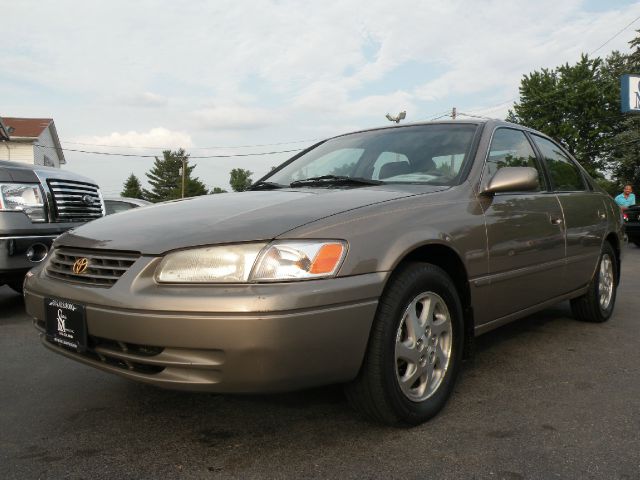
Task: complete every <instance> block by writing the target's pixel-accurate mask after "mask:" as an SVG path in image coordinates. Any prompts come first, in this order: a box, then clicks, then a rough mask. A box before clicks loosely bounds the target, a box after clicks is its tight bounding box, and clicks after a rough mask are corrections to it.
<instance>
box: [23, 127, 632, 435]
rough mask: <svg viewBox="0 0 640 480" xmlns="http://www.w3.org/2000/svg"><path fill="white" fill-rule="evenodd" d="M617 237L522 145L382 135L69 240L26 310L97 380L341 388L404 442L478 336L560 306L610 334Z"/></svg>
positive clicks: (595, 204)
mask: <svg viewBox="0 0 640 480" xmlns="http://www.w3.org/2000/svg"><path fill="white" fill-rule="evenodd" d="M75 195H76V196H77V197H78V198H79V199H80V198H81V197H82V195H83V191H82V189H81V187H78V192H77V193H76V194H75ZM79 208H80V207H79ZM621 228H622V227H621V215H620V211H619V209H618V208H617V207H616V205H615V204H614V202H613V201H612V200H611V199H610V198H609V196H607V195H606V194H605V193H604V192H603V191H602V190H601V189H600V188H599V187H598V186H597V185H596V184H595V182H594V181H593V180H592V179H591V178H590V177H589V175H588V174H587V173H586V172H585V171H584V170H583V169H582V168H581V167H580V165H578V163H577V162H576V161H575V160H574V159H573V158H572V156H571V155H570V154H569V153H568V152H567V151H566V150H565V149H564V148H562V147H561V146H560V145H559V144H558V143H556V142H554V141H553V140H552V139H550V138H548V137H546V136H544V135H542V134H540V133H538V132H535V131H532V130H528V129H526V128H523V127H520V126H517V125H513V124H509V123H505V122H498V121H486V122H485V121H455V122H437V123H424V124H413V125H406V126H396V127H391V128H381V129H373V130H367V131H361V132H356V133H350V134H346V135H341V136H338V137H335V138H331V139H329V140H326V141H323V142H320V143H318V144H317V145H314V146H313V147H311V148H309V149H307V150H305V151H303V152H302V153H300V154H298V155H296V156H295V157H293V158H292V159H290V160H289V161H287V162H285V163H284V164H282V165H280V166H279V167H278V168H277V169H275V170H274V171H272V172H270V173H269V174H268V175H267V176H266V177H264V178H262V179H261V180H260V181H258V182H256V184H254V186H253V187H252V189H251V191H248V192H243V193H228V194H224V195H211V196H206V197H197V198H192V199H187V200H185V201H180V202H172V203H165V204H160V205H155V206H151V207H147V208H144V209H139V210H132V211H129V212H125V213H121V214H119V215H113V216H110V217H105V218H103V219H100V220H96V221H94V222H92V223H89V224H87V225H84V226H81V227H79V228H77V229H76V230H74V231H72V232H70V233H67V234H65V235H62V236H61V237H59V238H58V239H57V240H56V242H55V244H54V249H53V250H52V252H51V253H50V255H49V257H48V259H47V260H46V261H45V262H43V264H42V265H41V266H39V267H38V268H36V269H34V270H32V271H31V272H30V274H29V275H28V277H27V279H26V281H25V288H24V291H25V300H26V306H27V311H28V313H29V314H30V315H31V316H32V317H33V318H34V319H35V326H36V327H37V329H38V330H39V331H40V332H41V338H42V343H43V344H44V345H45V346H46V347H47V348H48V349H50V350H51V351H53V352H56V353H59V354H62V355H65V356H67V357H69V358H71V359H74V360H77V361H79V362H82V363H85V364H87V365H90V366H93V367H96V368H99V369H101V370H104V371H107V372H111V373H115V374H118V375H122V376H123V377H127V378H130V379H132V380H138V381H141V382H146V383H150V384H153V385H157V386H160V387H166V388H173V389H185V390H205V391H213V392H234V393H239V392H240V393H241V392H246V393H250V392H275V391H284V390H294V389H301V388H305V387H311V386H315V385H322V384H330V383H337V382H340V383H344V384H345V388H346V392H347V396H348V398H349V400H350V401H351V403H352V404H353V405H354V406H355V407H356V408H358V409H359V410H360V411H362V412H363V413H364V414H365V415H367V416H369V417H371V418H373V419H376V420H378V421H381V422H384V423H388V424H395V425H398V424H399V425H403V424H404V425H411V424H417V423H420V422H423V421H425V420H427V419H429V418H430V417H432V416H433V415H435V414H436V413H437V412H438V411H439V410H440V409H441V408H442V407H443V405H444V403H445V402H446V400H447V397H449V395H450V394H451V392H452V390H453V386H454V382H455V379H456V375H457V374H458V371H459V370H460V365H461V361H462V359H463V356H464V355H465V354H466V353H468V352H469V350H470V348H469V347H470V345H471V343H472V340H473V337H474V336H475V335H479V334H482V333H484V332H487V331H489V330H491V329H493V328H496V327H499V326H500V325H503V324H505V323H507V322H510V321H512V320H514V319H516V318H519V317H523V316H525V315H529V314H531V313H532V312H534V311H536V310H540V309H542V308H545V307H548V306H549V305H552V304H554V303H556V302H559V301H562V300H567V299H570V300H571V306H572V308H573V312H574V314H575V316H576V317H577V318H579V319H581V320H586V321H592V322H602V321H605V320H607V319H608V318H609V317H610V316H611V314H612V311H613V307H614V303H615V297H616V287H617V285H618V282H619V271H620V253H621V243H622V239H623V237H622V230H621Z"/></svg>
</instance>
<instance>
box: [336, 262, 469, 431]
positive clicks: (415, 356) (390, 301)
mask: <svg viewBox="0 0 640 480" xmlns="http://www.w3.org/2000/svg"><path fill="white" fill-rule="evenodd" d="M463 332H464V328H463V318H462V307H461V303H460V299H459V296H458V292H457V290H456V288H455V285H454V283H453V281H452V280H451V278H450V277H449V276H448V275H447V274H446V272H444V270H442V269H440V268H438V267H436V266H434V265H429V264H410V265H408V266H406V267H404V268H403V269H402V270H401V271H399V272H398V273H397V274H394V277H393V278H392V279H391V280H390V283H389V285H388V287H387V289H386V290H385V293H384V294H383V295H382V297H381V299H380V303H379V306H378V311H377V313H376V318H375V320H374V324H373V327H372V332H371V337H370V339H369V345H368V349H367V353H366V356H365V360H364V363H363V366H362V369H361V371H360V373H359V375H358V377H357V378H356V379H355V380H354V381H353V382H352V383H351V384H349V385H348V386H347V387H346V393H347V397H348V399H349V401H350V403H351V404H352V405H353V406H354V407H355V408H356V409H357V410H359V411H361V412H362V413H364V414H365V415H366V416H367V417H369V418H370V419H373V420H375V421H379V422H382V423H386V424H389V425H417V424H419V423H422V422H424V421H426V420H428V419H429V418H431V417H433V416H434V415H435V414H437V413H438V411H440V410H441V409H442V407H443V406H444V404H445V403H446V401H447V399H448V397H449V395H450V394H451V391H452V390H453V386H454V382H455V378H456V376H457V373H458V370H459V368H460V363H461V361H462V350H463V335H464V333H463Z"/></svg>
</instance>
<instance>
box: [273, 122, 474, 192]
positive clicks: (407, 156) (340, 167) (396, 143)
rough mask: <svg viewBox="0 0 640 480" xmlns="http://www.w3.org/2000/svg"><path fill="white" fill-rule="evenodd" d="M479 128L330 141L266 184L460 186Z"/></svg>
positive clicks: (405, 130) (436, 127) (389, 132)
mask: <svg viewBox="0 0 640 480" xmlns="http://www.w3.org/2000/svg"><path fill="white" fill-rule="evenodd" d="M476 130H477V125H475V124H431V125H415V126H408V127H399V128H391V129H382V130H373V131H369V132H361V133H353V134H349V135H344V136H341V137H337V138H333V139H330V140H327V141H326V142H324V143H322V144H321V145H319V146H317V147H316V148H314V149H313V150H310V151H309V152H307V153H305V154H303V155H302V156H300V157H298V158H297V159H295V160H293V161H290V163H288V164H285V166H283V167H281V168H280V169H278V170H277V171H275V172H274V173H273V174H271V175H269V176H268V177H265V178H264V179H263V180H268V181H269V182H272V183H273V184H278V185H280V186H285V185H291V184H292V183H293V184H294V186H316V185H318V184H324V185H327V186H334V185H340V184H345V185H350V186H357V185H367V184H377V183H419V184H431V185H455V184H457V183H459V182H460V181H461V172H463V171H464V168H463V166H464V165H465V163H466V161H467V158H468V157H469V154H470V151H471V145H472V143H473V138H474V134H475V132H476ZM350 179H356V180H358V181H357V182H356V181H349V180H350ZM305 180H307V181H305ZM365 180H373V182H371V181H370V182H366V181H365Z"/></svg>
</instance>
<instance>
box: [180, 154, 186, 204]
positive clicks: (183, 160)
mask: <svg viewBox="0 0 640 480" xmlns="http://www.w3.org/2000/svg"><path fill="white" fill-rule="evenodd" d="M186 170H187V157H182V197H181V198H184V177H185V172H186Z"/></svg>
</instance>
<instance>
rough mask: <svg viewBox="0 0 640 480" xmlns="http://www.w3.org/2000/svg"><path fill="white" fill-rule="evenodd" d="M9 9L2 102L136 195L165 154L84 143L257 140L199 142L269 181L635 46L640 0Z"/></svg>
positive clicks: (116, 1)
mask: <svg viewBox="0 0 640 480" xmlns="http://www.w3.org/2000/svg"><path fill="white" fill-rule="evenodd" d="M0 17H2V19H3V22H2V25H3V35H2V38H3V40H2V43H3V48H2V62H1V65H2V67H0V116H6V117H45V118H53V119H54V121H55V124H56V128H57V131H58V135H59V137H60V139H61V141H62V145H63V148H65V149H66V150H65V158H66V160H67V164H66V165H65V166H63V168H64V169H68V170H71V171H74V172H77V173H80V174H83V175H86V176H89V177H91V178H93V179H94V180H95V181H96V182H97V183H98V184H99V185H100V186H101V188H102V190H103V192H104V193H105V194H106V195H118V194H119V192H120V191H121V190H122V185H123V183H124V181H125V179H126V178H127V177H128V176H129V174H130V173H134V174H136V175H137V176H138V177H139V178H140V179H141V180H142V181H143V183H144V182H145V180H146V177H145V172H147V171H148V170H149V169H150V168H151V167H152V164H153V158H144V157H119V156H105V155H97V154H90V153H81V152H74V151H73V150H86V151H94V152H110V153H121V154H123V153H126V154H129V155H131V154H134V155H140V156H144V155H147V156H149V155H151V156H152V155H159V154H161V151H162V150H164V149H177V148H180V147H182V148H184V149H185V150H186V151H187V152H189V153H190V154H191V156H192V158H193V157H212V156H216V155H218V156H222V155H247V154H252V155H249V156H235V157H229V158H199V159H196V158H193V160H192V164H193V163H195V164H197V167H196V169H195V171H194V175H196V176H198V177H199V178H200V180H201V181H203V182H204V183H205V184H206V185H207V186H208V187H209V188H213V187H214V186H218V187H222V188H225V189H230V188H229V184H228V182H229V171H230V170H231V169H232V168H236V167H238V168H246V169H249V170H251V171H252V172H254V175H253V178H254V180H256V179H258V178H259V177H261V176H262V175H264V174H265V173H266V172H268V171H269V170H270V168H271V167H272V166H275V165H278V164H279V163H281V162H283V161H284V160H286V159H287V158H289V157H290V156H291V155H293V153H294V152H286V151H289V150H298V149H301V148H304V147H306V146H308V145H311V144H312V143H314V142H315V141H316V140H318V139H322V138H326V137H329V136H332V135H336V134H340V133H346V132H349V131H353V130H359V129H363V128H369V127H378V126H384V125H388V124H389V122H388V120H386V118H385V114H386V113H390V114H397V113H398V112H400V111H402V110H405V111H406V112H407V118H406V120H405V122H416V121H424V120H429V119H433V118H436V117H439V116H442V115H446V114H447V113H448V112H450V111H451V108H452V107H456V108H457V111H458V112H462V113H467V114H472V115H482V116H489V117H494V118H504V117H505V116H506V114H507V111H508V109H509V108H510V107H511V106H512V105H513V102H514V101H517V98H518V86H519V83H520V80H521V78H522V76H523V75H524V74H527V73H530V72H532V71H534V70H539V69H541V68H554V67H556V66H558V65H561V64H563V63H566V62H569V63H573V62H575V61H577V60H578V59H579V58H580V55H581V54H582V53H593V54H594V55H595V56H606V55H607V54H609V53H610V52H611V51H613V50H619V51H621V52H624V53H626V52H628V42H629V41H630V40H631V39H633V38H634V37H635V36H636V33H635V30H637V29H640V20H637V21H636V22H635V23H633V24H632V25H630V26H628V27H627V28H626V29H625V27H626V26H627V25H629V24H630V23H631V22H633V21H634V20H635V19H637V18H638V17H640V1H624V0H586V1H585V0H564V1H561V2H559V1H557V0H537V1H536V2H533V1H531V0H524V1H522V0H501V1H497V0H478V1H470V0H467V1H458V0H444V1H440V0H428V1H427V0H422V1H420V0H406V1H402V2H400V1H396V2H392V1H389V0H384V1H381V0H342V1H340V2H319V1H315V2H309V1H297V2H296V1H288V0H252V1H244V0H233V1H227V0H216V1H201V0H190V1H188V2H187V1H182V2H177V1H175V0H174V1H165V0H154V1H151V0H146V1H145V0H138V1H135V2H132V1H122V0H109V1H106V0H105V1H97V0H96V1H92V2H87V1H83V0H57V1H56V2H40V1H32V0H20V1H9V0H0ZM618 33H619V35H617V36H615V35H616V34H618ZM614 36H615V38H613V39H612V37H614ZM603 44H604V45H603ZM630 73H636V72H630ZM272 152H284V153H275V154H274V153H272ZM253 154H257V155H253Z"/></svg>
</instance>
